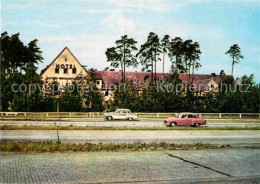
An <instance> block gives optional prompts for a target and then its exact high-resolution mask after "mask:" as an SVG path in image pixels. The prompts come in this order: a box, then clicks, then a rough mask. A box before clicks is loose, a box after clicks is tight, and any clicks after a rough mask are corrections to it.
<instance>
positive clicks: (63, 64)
mask: <svg viewBox="0 0 260 184" xmlns="http://www.w3.org/2000/svg"><path fill="white" fill-rule="evenodd" d="M80 74H81V75H83V76H86V75H87V71H86V69H85V68H84V66H82V65H81V64H80V62H79V61H78V60H77V58H76V57H75V56H74V55H73V54H72V52H71V51H70V50H69V49H68V48H67V47H65V48H64V49H63V50H62V51H61V52H60V54H59V55H58V56H57V57H56V58H55V59H54V60H53V61H52V63H51V64H50V65H48V66H47V67H46V68H45V69H43V70H42V71H41V77H42V80H43V81H44V82H46V81H47V82H49V83H52V82H55V83H57V84H58V85H59V86H64V85H66V84H71V83H72V80H73V79H75V78H76V77H77V76H78V75H80ZM125 75H126V80H127V81H133V82H134V83H138V84H144V83H145V82H149V81H151V73H150V72H126V73H125ZM169 75H170V73H157V74H156V78H157V80H158V81H162V80H163V79H164V78H165V77H167V76H169ZM95 76H96V79H97V81H96V82H97V83H96V85H97V87H98V88H99V89H101V91H102V93H103V94H104V100H105V101H107V100H109V99H110V98H111V97H112V93H113V84H114V83H116V82H117V83H119V82H120V81H121V79H122V76H121V71H95ZM188 77H189V75H188V74H185V73H180V74H179V78H180V80H181V81H182V85H183V86H185V85H187V79H188ZM226 77H229V78H233V77H232V76H226ZM220 81H221V76H220V75H216V74H215V73H212V74H194V75H192V74H191V75H190V83H192V84H193V85H194V91H196V92H207V91H217V90H218V85H219V83H220Z"/></svg>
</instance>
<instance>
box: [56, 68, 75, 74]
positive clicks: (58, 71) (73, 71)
mask: <svg viewBox="0 0 260 184" xmlns="http://www.w3.org/2000/svg"><path fill="white" fill-rule="evenodd" d="M55 73H60V69H59V68H55ZM63 73H68V68H64V69H63ZM72 73H77V69H76V68H72Z"/></svg>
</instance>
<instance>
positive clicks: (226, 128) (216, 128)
mask: <svg viewBox="0 0 260 184" xmlns="http://www.w3.org/2000/svg"><path fill="white" fill-rule="evenodd" d="M0 130H260V126H258V127H204V126H201V127H190V126H180V127H103V126H100V127H99V126H14V125H4V126H0Z"/></svg>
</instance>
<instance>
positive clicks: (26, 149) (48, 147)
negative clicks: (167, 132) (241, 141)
mask: <svg viewBox="0 0 260 184" xmlns="http://www.w3.org/2000/svg"><path fill="white" fill-rule="evenodd" d="M0 145H1V146H0V151H1V152H11V153H45V152H47V153H54V152H101V151H114V152H116V151H155V150H198V149H217V148H221V147H220V146H215V145H210V144H200V143H197V144H192V145H190V144H167V143H164V142H161V143H151V144H145V143H136V144H91V143H86V144H64V143H55V142H49V141H46V142H1V143H0Z"/></svg>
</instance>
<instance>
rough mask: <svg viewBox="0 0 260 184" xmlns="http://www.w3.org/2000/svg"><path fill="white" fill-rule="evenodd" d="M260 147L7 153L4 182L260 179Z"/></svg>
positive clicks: (0, 159)
mask: <svg viewBox="0 0 260 184" xmlns="http://www.w3.org/2000/svg"><path fill="white" fill-rule="evenodd" d="M259 163H260V149H218V150H186V151H184V150H175V151H144V152H99V153H48V154H1V156H0V183H37V184H38V183H137V182H140V183H146V182H148V183H156V184H157V183H234V184H237V183H256V184H258V183H260V164H259Z"/></svg>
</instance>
